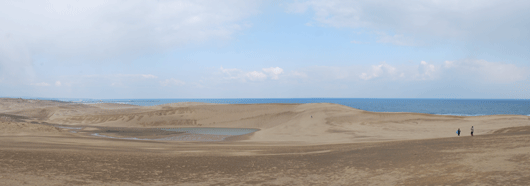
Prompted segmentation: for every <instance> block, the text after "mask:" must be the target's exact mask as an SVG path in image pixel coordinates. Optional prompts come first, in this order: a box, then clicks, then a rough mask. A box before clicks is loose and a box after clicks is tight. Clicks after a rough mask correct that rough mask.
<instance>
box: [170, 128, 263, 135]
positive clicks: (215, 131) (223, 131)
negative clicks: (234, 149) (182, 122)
mask: <svg viewBox="0 0 530 186" xmlns="http://www.w3.org/2000/svg"><path fill="white" fill-rule="evenodd" d="M162 130H165V131H174V132H185V133H191V134H211V135H231V136H236V135H245V134H249V133H253V132H256V131H258V129H248V128H162Z"/></svg>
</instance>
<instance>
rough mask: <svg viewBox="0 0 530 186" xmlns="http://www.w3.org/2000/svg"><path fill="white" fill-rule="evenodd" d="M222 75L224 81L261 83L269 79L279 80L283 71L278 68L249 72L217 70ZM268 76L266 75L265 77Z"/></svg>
mask: <svg viewBox="0 0 530 186" xmlns="http://www.w3.org/2000/svg"><path fill="white" fill-rule="evenodd" d="M219 70H220V71H221V73H222V74H224V78H225V79H237V80H240V81H243V82H245V81H247V80H249V81H263V80H266V79H267V78H269V77H270V79H273V80H278V79H279V78H280V74H282V73H283V69H282V68H280V67H269V68H263V69H261V70H262V71H250V72H244V71H243V70H241V69H237V68H232V69H226V68H223V67H221V68H220V69H219ZM267 74H268V75H267Z"/></svg>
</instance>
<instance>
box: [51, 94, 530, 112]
mask: <svg viewBox="0 0 530 186" xmlns="http://www.w3.org/2000/svg"><path fill="white" fill-rule="evenodd" d="M55 100H61V101H72V102H81V103H121V104H132V105H140V106H154V105H161V104H168V103H176V102H205V103H220V104H254V103H336V104H341V105H345V106H349V107H353V108H357V109H361V110H366V111H373V112H414V113H426V114H439V115H458V116H481V115H505V114H508V115H527V116H530V100H528V99H517V100H516V99H372V98H292V99H291V98H282V99H273V98H271V99H102V100H95V99H55Z"/></svg>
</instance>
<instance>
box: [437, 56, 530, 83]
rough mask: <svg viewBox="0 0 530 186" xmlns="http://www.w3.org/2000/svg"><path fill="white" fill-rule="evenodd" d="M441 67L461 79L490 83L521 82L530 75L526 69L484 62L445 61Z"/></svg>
mask: <svg viewBox="0 0 530 186" xmlns="http://www.w3.org/2000/svg"><path fill="white" fill-rule="evenodd" d="M443 67H444V68H445V70H446V71H451V72H452V73H454V74H457V75H459V76H461V77H462V78H469V76H472V77H478V78H479V79H478V80H482V81H491V82H514V81H521V80H525V79H527V78H528V76H529V74H530V69H528V68H526V67H520V66H516V65H514V64H506V63H498V62H488V61H485V60H462V61H445V62H444V65H443Z"/></svg>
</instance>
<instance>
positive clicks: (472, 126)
mask: <svg viewBox="0 0 530 186" xmlns="http://www.w3.org/2000/svg"><path fill="white" fill-rule="evenodd" d="M474 130H475V129H473V126H471V136H473V131H474Z"/></svg>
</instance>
